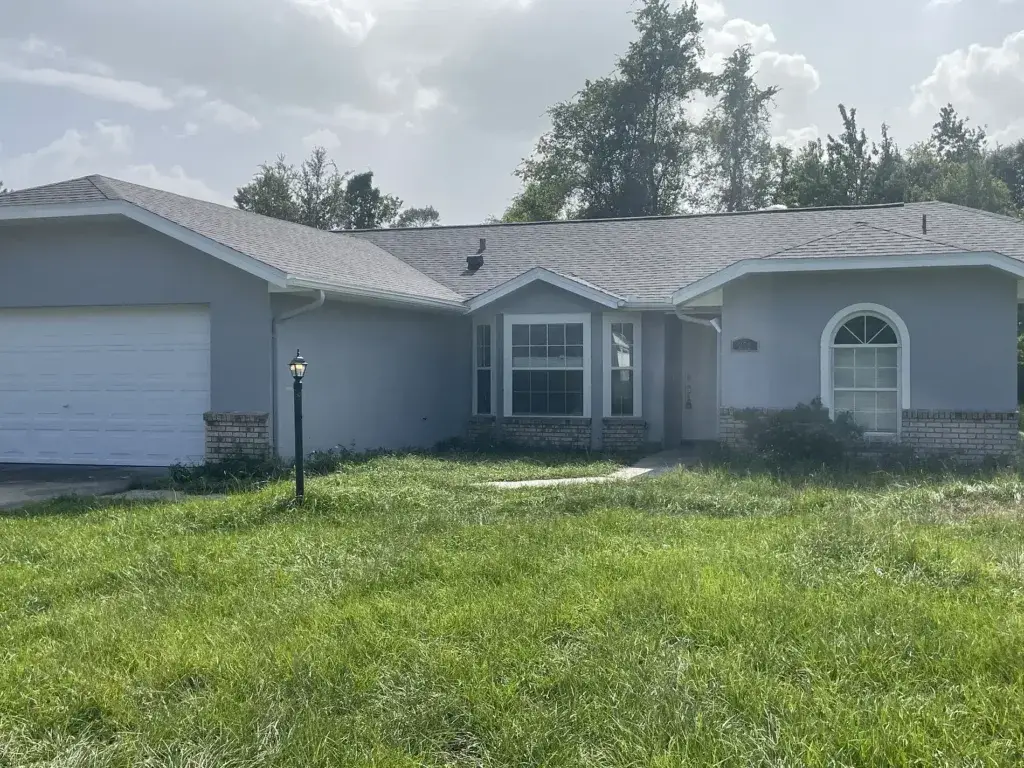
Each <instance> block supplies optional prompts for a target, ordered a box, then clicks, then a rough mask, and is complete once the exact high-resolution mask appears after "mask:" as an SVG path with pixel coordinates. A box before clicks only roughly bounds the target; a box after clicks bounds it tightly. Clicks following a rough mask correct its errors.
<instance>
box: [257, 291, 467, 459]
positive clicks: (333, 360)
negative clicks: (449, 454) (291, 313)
mask: <svg viewBox="0 0 1024 768" xmlns="http://www.w3.org/2000/svg"><path fill="white" fill-rule="evenodd" d="M303 303H306V304H308V303H309V298H299V297H294V296H284V295H275V296H273V301H272V304H273V308H274V314H275V315H280V314H281V313H282V312H285V311H288V310H289V309H292V308H294V307H297V306H300V305H301V304H303ZM277 342H278V343H277V349H278V353H277V357H278V361H277V367H276V373H277V400H278V405H279V407H278V411H277V434H278V451H279V453H280V454H281V455H282V456H292V455H294V445H295V442H294V441H295V433H294V419H293V390H292V378H291V375H290V374H289V372H288V367H287V366H288V361H289V360H291V358H292V356H293V355H294V354H295V350H296V349H301V350H302V355H303V357H305V358H306V360H308V361H309V369H308V372H307V373H306V378H305V380H304V383H303V402H304V409H305V418H304V420H303V426H304V438H305V440H304V443H305V448H306V451H307V452H308V451H314V450H324V449H328V448H332V447H334V446H337V445H341V446H342V447H345V448H354V449H356V450H359V451H363V450H369V449H374V448H389V449H395V448H412V447H420V448H429V447H431V446H433V445H434V444H436V443H437V442H438V441H440V440H443V439H445V438H449V437H455V436H457V435H460V434H462V432H463V431H464V429H465V427H466V423H467V421H468V419H469V415H470V410H471V403H472V396H471V389H470V378H471V377H470V360H471V352H472V347H471V337H470V321H469V318H468V317H465V316H461V315H459V316H456V315H450V314H439V313H430V312H415V311H409V310H404V309H396V308H391V307H381V306H372V305H368V304H356V303H347V302H346V303H343V302H336V301H328V302H327V303H326V304H325V305H324V306H323V307H322V308H320V309H318V310H316V311H314V312H310V313H308V314H304V315H299V316H298V317H295V318H292V319H290V320H287V321H284V322H281V323H279V324H278V327H277Z"/></svg>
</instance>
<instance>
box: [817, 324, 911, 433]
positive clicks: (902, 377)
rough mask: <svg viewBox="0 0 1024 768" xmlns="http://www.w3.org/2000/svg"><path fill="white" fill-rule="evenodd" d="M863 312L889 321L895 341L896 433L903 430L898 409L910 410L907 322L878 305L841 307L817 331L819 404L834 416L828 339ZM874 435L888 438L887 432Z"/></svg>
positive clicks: (901, 410) (829, 343) (830, 342)
mask: <svg viewBox="0 0 1024 768" xmlns="http://www.w3.org/2000/svg"><path fill="white" fill-rule="evenodd" d="M864 313H868V314H872V315H877V316H878V317H880V318H882V319H883V320H885V321H886V322H887V323H889V325H891V326H892V327H893V329H894V330H895V331H896V340H897V342H898V343H897V345H896V365H897V366H898V368H899V382H900V387H899V393H898V395H899V397H898V400H897V402H896V406H897V409H898V413H897V414H896V433H897V434H900V432H901V431H902V429H903V418H902V412H903V411H906V410H910V331H909V330H908V329H907V324H906V323H904V322H903V318H902V317H900V316H899V315H898V314H897V313H896V312H894V311H893V310H891V309H889V308H888V307H884V306H882V305H881V304H851V305H850V306H848V307H846V308H845V309H841V310H839V311H838V312H836V313H835V314H834V315H833V316H832V319H831V320H829V321H828V324H826V326H825V329H824V330H823V331H822V332H821V404H822V405H823V406H824V407H826V408H828V412H829V414H830V415H831V416H832V417H833V418H835V415H836V414H835V407H834V403H833V398H832V395H833V382H832V368H833V366H832V341H833V339H834V338H835V335H836V332H837V331H838V330H839V328H840V326H842V325H843V324H845V323H846V322H847V321H848V320H850V319H851V318H853V317H855V316H856V315H862V314H864ZM872 434H874V433H872ZM877 434H879V435H882V434H884V435H885V436H886V437H892V434H891V433H877Z"/></svg>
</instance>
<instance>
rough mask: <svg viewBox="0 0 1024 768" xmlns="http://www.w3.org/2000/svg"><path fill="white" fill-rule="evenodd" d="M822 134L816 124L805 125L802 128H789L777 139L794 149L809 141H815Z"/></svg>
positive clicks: (776, 139)
mask: <svg viewBox="0 0 1024 768" xmlns="http://www.w3.org/2000/svg"><path fill="white" fill-rule="evenodd" d="M820 135H821V132H820V131H819V130H818V126H816V125H805V126H804V127H802V128H789V129H787V130H786V131H785V132H783V134H782V135H781V136H776V137H775V141H777V142H779V143H780V144H785V145H786V146H787V147H790V148H792V149H800V148H802V147H804V146H805V145H806V144H807V142H809V141H814V140H815V139H817V138H818V137H819V136H820Z"/></svg>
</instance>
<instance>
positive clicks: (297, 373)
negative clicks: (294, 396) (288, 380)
mask: <svg viewBox="0 0 1024 768" xmlns="http://www.w3.org/2000/svg"><path fill="white" fill-rule="evenodd" d="M288 370H290V371H291V372H292V376H294V377H295V380H296V381H301V380H302V377H303V376H305V375H306V360H305V358H304V357H303V356H302V355H300V354H299V350H297V349H296V350H295V357H294V358H293V359H292V361H291V362H290V363H288Z"/></svg>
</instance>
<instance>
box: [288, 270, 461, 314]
mask: <svg viewBox="0 0 1024 768" xmlns="http://www.w3.org/2000/svg"><path fill="white" fill-rule="evenodd" d="M287 287H288V288H296V289H304V290H313V291H324V292H325V293H328V294H331V295H333V296H337V297H340V298H348V299H364V300H368V301H374V302H380V303H385V304H397V305H402V306H409V307H416V308H419V309H434V310H443V311H448V312H456V313H459V314H465V313H466V312H468V311H469V308H468V307H467V306H466V303H465V302H464V301H462V300H461V299H441V298H436V297H433V296H419V295H416V294H410V293H400V292H396V291H384V290H380V289H377V288H368V287H366V286H360V285H350V284H344V283H335V282H329V281H323V280H308V279H306V278H303V277H296V276H294V275H292V276H289V277H288V279H287Z"/></svg>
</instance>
